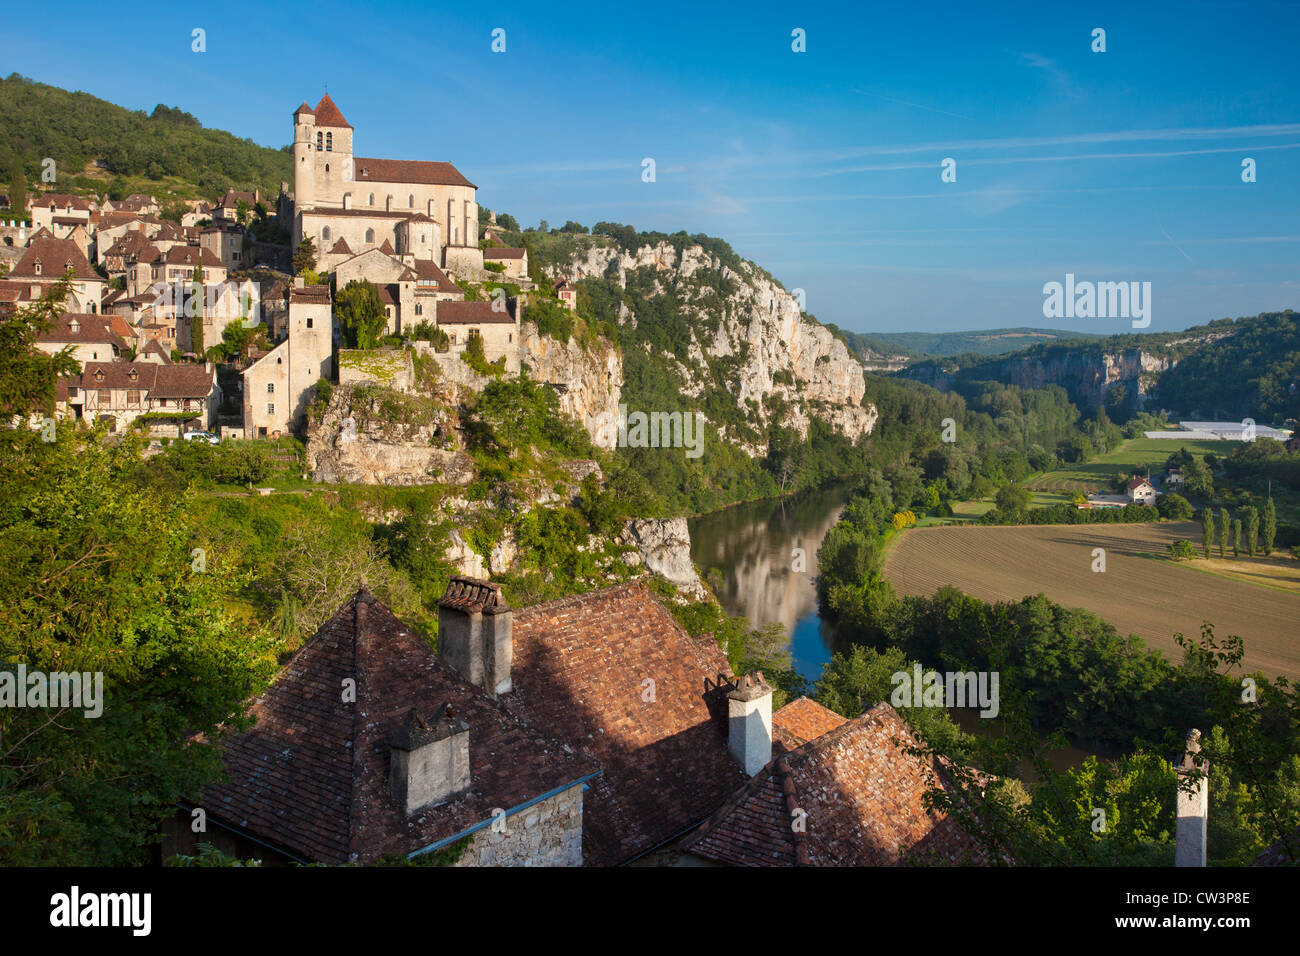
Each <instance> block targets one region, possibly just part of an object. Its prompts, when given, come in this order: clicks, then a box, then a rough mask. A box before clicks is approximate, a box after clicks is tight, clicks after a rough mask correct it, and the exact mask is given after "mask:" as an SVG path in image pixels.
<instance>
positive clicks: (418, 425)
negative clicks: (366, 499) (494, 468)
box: [306, 386, 474, 485]
mask: <svg viewBox="0 0 1300 956" xmlns="http://www.w3.org/2000/svg"><path fill="white" fill-rule="evenodd" d="M456 424H457V420H456V416H455V413H454V412H453V411H452V410H450V409H447V408H444V407H442V406H439V405H438V404H436V403H435V402H433V401H432V400H431V399H427V398H421V397H418V396H409V395H402V394H401V393H398V392H395V391H392V390H388V389H379V388H374V387H366V388H350V387H346V386H339V387H338V388H335V389H334V392H333V394H332V395H331V396H330V403H329V405H328V407H327V408H326V409H325V411H324V413H323V414H321V415H320V417H319V418H318V419H317V420H316V421H313V422H312V424H311V425H310V426H309V428H308V430H307V450H306V459H307V467H308V469H310V471H311V473H312V475H313V477H314V478H315V479H316V480H317V481H324V482H330V483H348V484H368V485H422V484H430V483H433V482H439V483H442V484H452V485H464V484H468V483H469V482H470V481H472V480H473V478H474V464H473V462H472V461H471V459H470V457H469V456H468V455H467V454H465V453H464V452H463V451H461V450H460V439H459V437H458V435H457V433H456V430H455V427H456Z"/></svg>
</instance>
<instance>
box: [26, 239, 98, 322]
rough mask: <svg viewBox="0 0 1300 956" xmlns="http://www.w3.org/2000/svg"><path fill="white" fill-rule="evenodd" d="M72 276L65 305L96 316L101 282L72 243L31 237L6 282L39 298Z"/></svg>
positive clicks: (76, 310) (63, 240) (72, 309)
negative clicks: (25, 288)
mask: <svg viewBox="0 0 1300 956" xmlns="http://www.w3.org/2000/svg"><path fill="white" fill-rule="evenodd" d="M69 270H71V272H72V292H71V294H70V296H69V298H68V300H67V301H66V302H65V305H66V306H67V307H68V308H69V309H70V310H71V311H74V312H89V313H91V314H98V313H99V311H100V301H101V300H102V299H103V297H104V286H105V283H104V280H103V278H102V277H101V276H100V275H99V273H98V272H96V271H95V270H94V269H92V268H91V266H90V263H89V262H88V261H87V259H86V256H85V255H84V254H83V253H82V251H81V249H80V248H78V247H77V244H76V243H75V242H72V241H70V240H68V239H56V238H53V237H52V236H49V235H42V236H39V237H33V238H32V241H31V244H30V245H28V247H27V251H26V252H24V253H23V257H22V258H21V259H19V260H18V262H17V263H16V264H15V265H14V267H13V269H12V271H11V272H10V273H9V275H8V276H7V278H8V279H9V281H10V282H16V283H19V284H22V285H26V286H28V287H30V288H31V289H32V291H33V292H35V293H36V296H35V297H36V298H39V297H40V294H43V293H44V291H45V290H46V289H48V288H49V287H50V286H52V285H54V284H55V283H57V282H58V281H59V280H60V279H62V278H63V277H64V276H65V275H66V274H67V273H68V271H69Z"/></svg>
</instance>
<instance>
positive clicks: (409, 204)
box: [406, 193, 415, 209]
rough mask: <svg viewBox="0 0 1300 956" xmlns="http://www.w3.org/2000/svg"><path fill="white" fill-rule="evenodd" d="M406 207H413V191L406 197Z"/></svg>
mask: <svg viewBox="0 0 1300 956" xmlns="http://www.w3.org/2000/svg"><path fill="white" fill-rule="evenodd" d="M406 208H407V209H414V208H415V193H411V195H409V196H407V197H406Z"/></svg>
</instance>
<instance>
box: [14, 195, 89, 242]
mask: <svg viewBox="0 0 1300 956" xmlns="http://www.w3.org/2000/svg"><path fill="white" fill-rule="evenodd" d="M27 204H28V207H29V209H28V211H29V212H30V213H31V216H32V229H33V230H36V229H48V230H49V231H50V233H51V235H55V236H56V237H57V232H56V230H55V228H54V220H55V218H56V217H57V218H59V219H63V220H65V221H75V222H79V223H82V224H87V225H88V224H89V222H90V214H91V212H93V211H94V208H95V207H94V204H93V203H92V202H91V201H90V200H89V199H84V198H82V197H81V196H68V195H64V194H62V193H45V194H43V195H39V196H32V197H30V198H29V199H28V201H27Z"/></svg>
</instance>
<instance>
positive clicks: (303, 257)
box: [293, 236, 316, 275]
mask: <svg viewBox="0 0 1300 956" xmlns="http://www.w3.org/2000/svg"><path fill="white" fill-rule="evenodd" d="M315 269H316V240H315V239H313V238H312V237H311V236H303V237H302V240H301V241H300V242H299V243H298V249H297V251H295V252H294V254H293V274H294V275H302V274H303V273H304V272H307V271H308V270H311V271H315Z"/></svg>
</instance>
